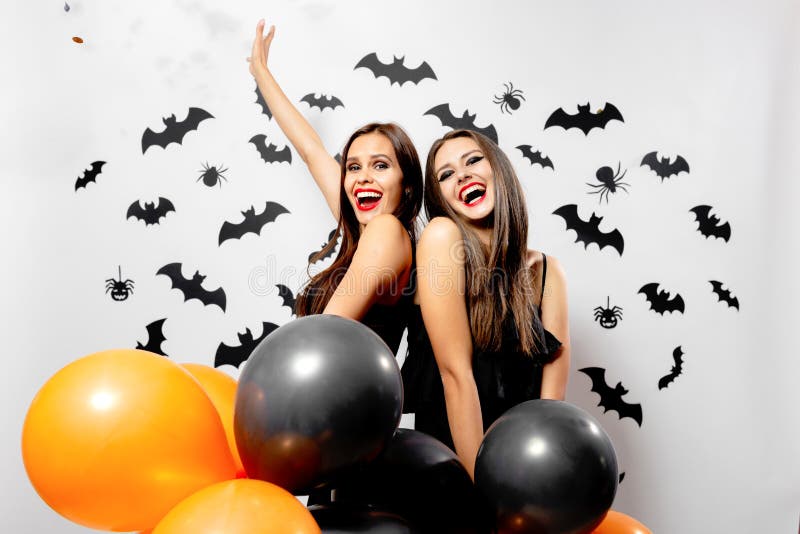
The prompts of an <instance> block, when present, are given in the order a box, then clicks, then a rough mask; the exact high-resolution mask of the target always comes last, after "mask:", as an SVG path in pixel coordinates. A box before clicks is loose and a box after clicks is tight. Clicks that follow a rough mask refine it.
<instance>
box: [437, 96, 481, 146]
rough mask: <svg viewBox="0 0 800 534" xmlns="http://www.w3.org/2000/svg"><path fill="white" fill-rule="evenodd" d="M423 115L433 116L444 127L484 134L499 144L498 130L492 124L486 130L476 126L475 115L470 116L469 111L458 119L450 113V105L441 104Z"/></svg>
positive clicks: (465, 111)
mask: <svg viewBox="0 0 800 534" xmlns="http://www.w3.org/2000/svg"><path fill="white" fill-rule="evenodd" d="M423 115H433V116H434V117H436V118H437V119H439V120H440V121H441V122H442V126H447V127H448V128H452V129H453V130H460V129H464V130H472V131H473V132H478V133H482V134H483V135H485V136H486V137H488V138H489V139H491V140H492V141H494V142H495V143H497V130H495V129H494V125H493V124H490V125H489V126H486V127H484V128H479V127H478V126H476V125H475V115H470V114H469V110H468V109H467V110H464V114H463V115H462V116H460V117H456V116H455V115H453V113H452V112H451V111H450V104H439V105H438V106H434V107H432V108H431V109H429V110H428V111H426V112H425V113H423Z"/></svg>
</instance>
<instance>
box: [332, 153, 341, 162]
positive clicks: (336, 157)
mask: <svg viewBox="0 0 800 534" xmlns="http://www.w3.org/2000/svg"><path fill="white" fill-rule="evenodd" d="M333 159H335V160H336V163H338V164H339V165H341V164H342V153H341V152H337V153H336V155H335V156H333Z"/></svg>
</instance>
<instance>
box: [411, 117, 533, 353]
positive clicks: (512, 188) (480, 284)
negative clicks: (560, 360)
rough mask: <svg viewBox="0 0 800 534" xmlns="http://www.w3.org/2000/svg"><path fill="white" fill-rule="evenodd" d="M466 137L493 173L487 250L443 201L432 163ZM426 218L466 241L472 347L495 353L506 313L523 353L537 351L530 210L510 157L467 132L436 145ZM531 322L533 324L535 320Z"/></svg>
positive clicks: (431, 155)
mask: <svg viewBox="0 0 800 534" xmlns="http://www.w3.org/2000/svg"><path fill="white" fill-rule="evenodd" d="M458 137H469V138H471V139H472V140H474V141H475V142H476V143H477V144H478V147H479V148H480V150H481V152H483V155H484V157H485V158H486V159H487V161H488V162H489V165H490V166H491V168H492V172H493V174H494V197H495V204H494V210H493V212H492V214H491V215H490V217H492V219H491V223H492V238H491V242H490V245H489V247H486V246H485V245H484V244H483V243H482V242H481V241H480V239H479V238H478V236H477V234H476V233H475V232H473V231H472V230H471V229H470V227H469V226H468V225H467V224H466V223H465V222H464V221H463V220H462V219H461V217H460V216H459V215H458V214H457V213H456V212H455V211H454V210H453V209H452V208H451V207H450V205H449V204H448V203H447V202H446V201H445V200H444V198H443V197H442V191H441V188H440V186H439V180H438V179H437V178H436V175H435V172H434V160H435V158H436V153H437V152H438V151H439V149H440V148H441V147H442V145H444V143H446V142H447V141H449V140H450V139H454V138H458ZM425 214H426V215H427V217H428V220H432V219H433V218H434V217H447V218H448V219H452V220H453V222H455V223H456V225H457V226H458V228H459V230H461V235H462V236H463V238H464V254H465V261H464V263H465V269H466V281H465V289H466V296H465V297H466V300H467V310H468V313H469V323H470V330H471V332H472V338H473V341H474V343H475V344H476V345H477V346H478V347H479V348H481V349H483V350H495V351H496V350H499V349H500V347H501V343H502V340H503V328H504V326H506V321H507V320H508V318H509V314H510V316H511V317H513V319H514V325H513V326H515V327H516V332H517V336H518V338H519V345H518V347H515V348H517V349H519V350H521V351H523V352H525V353H533V352H536V351H537V349H536V341H537V340H539V341H541V340H542V339H541V338H542V332H541V331H539V328H533V327H532V325H534V324H535V325H537V326H540V325H541V321H540V320H539V314H538V312H537V309H536V305H535V302H534V295H535V292H534V285H533V274H532V273H531V270H530V268H528V266H527V264H526V257H527V251H528V210H527V207H526V206H525V193H524V191H523V189H522V185H521V184H520V182H519V179H518V178H517V174H516V173H515V172H514V168H513V166H512V165H511V161H509V159H508V156H506V155H505V153H504V152H503V151H502V150H501V149H500V147H498V146H497V145H496V144H495V143H494V142H493V141H492V140H491V139H489V138H488V137H486V136H484V135H482V134H480V133H478V132H473V131H471V130H454V131H452V132H449V133H447V134H446V135H445V136H444V137H442V138H441V139H437V140H436V141H434V143H433V145H432V146H431V149H430V152H428V161H427V163H426V166H425ZM534 321H535V322H534Z"/></svg>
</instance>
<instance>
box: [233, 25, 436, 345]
mask: <svg viewBox="0 0 800 534" xmlns="http://www.w3.org/2000/svg"><path fill="white" fill-rule="evenodd" d="M263 31H264V21H263V20H261V21H259V23H258V25H257V27H256V37H255V40H254V41H253V50H252V55H251V57H250V58H248V61H249V62H250V73H251V74H252V75H253V76H254V77H255V79H256V82H257V84H258V88H259V90H260V91H261V95H262V96H263V97H264V100H265V101H266V103H267V106H268V107H269V109H270V111H271V112H272V116H273V118H274V119H275V121H276V122H277V123H278V126H280V128H281V130H283V132H284V133H285V134H286V137H287V138H288V139H289V141H290V142H291V143H292V145H293V146H294V148H295V150H296V151H297V153H298V154H299V155H300V157H301V158H302V159H303V161H304V162H305V163H306V165H307V166H308V169H309V171H310V172H311V175H312V176H313V177H314V180H315V181H316V183H317V185H318V186H319V188H320V190H321V191H322V194H323V195H324V196H325V200H326V201H327V203H328V206H329V207H330V209H331V212H332V213H333V216H334V217H335V218H336V220H337V221H338V226H337V228H336V232H335V234H334V235H333V237H332V239H331V240H330V241H329V242H328V244H327V245H326V246H325V248H324V249H323V250H322V251H321V252H320V253H319V256H318V257H321V255H324V254H327V253H329V252H330V251H331V250H332V249H333V247H334V246H335V245H336V242H337V240H338V238H339V237H340V236H341V240H342V243H341V247H340V249H339V254H338V256H337V257H336V259H335V261H334V262H333V264H332V265H331V266H330V267H328V268H327V269H325V270H324V271H322V272H321V273H319V274H317V275H316V276H314V277H312V278H311V280H310V282H309V283H308V285H307V286H306V287H305V288H304V289H303V291H302V292H301V293H300V295H299V296H298V299H297V303H296V313H297V315H298V316H303V315H311V314H318V313H329V314H335V315H339V316H342V317H347V318H350V319H354V320H358V321H361V322H362V323H364V324H366V325H367V326H370V327H371V328H372V329H373V330H375V332H376V333H378V334H379V335H380V336H381V337H382V338H383V339H384V341H386V343H387V344H388V345H389V347H390V348H391V349H392V350H393V351H397V348H398V346H399V344H400V338H401V336H402V333H403V330H404V329H405V325H406V321H405V318H406V317H407V313H406V311H407V306H410V302H411V298H410V294H409V292H408V291H405V289H406V288H407V286H408V283H409V281H410V279H411V275H412V264H413V261H412V260H413V252H412V250H413V243H414V241H415V238H416V231H415V224H416V218H417V214H418V213H419V209H420V207H421V204H422V170H421V167H420V163H419V158H418V156H417V152H416V150H415V148H414V145H413V143H412V142H411V140H410V138H409V137H408V135H407V134H406V133H405V132H404V131H403V129H402V128H400V127H399V126H397V125H396V124H391V123H371V124H367V125H366V126H363V127H362V128H359V129H358V130H356V131H355V132H354V133H353V134H352V135H351V136H350V138H349V139H348V141H347V143H346V144H345V146H344V149H343V150H342V156H341V164H339V163H337V161H336V160H335V159H334V158H333V157H332V156H331V155H330V153H329V152H328V151H327V150H326V149H325V147H324V145H323V143H322V140H321V139H320V138H319V136H318V135H317V133H316V132H315V131H314V129H313V128H312V127H311V125H310V124H309V123H308V121H307V120H306V119H305V118H304V117H303V116H302V115H301V114H300V112H299V111H298V110H297V108H295V107H294V105H293V104H292V103H291V102H290V101H289V99H288V98H287V97H286V95H285V94H284V93H283V91H282V90H281V88H280V86H279V85H278V83H277V82H276V81H275V78H274V77H273V76H272V73H271V72H270V70H269V68H268V66H267V60H268V56H269V49H270V45H271V43H272V40H273V38H274V36H275V27H274V26H273V27H271V28H270V30H269V32H268V33H267V35H266V36H264V34H263Z"/></svg>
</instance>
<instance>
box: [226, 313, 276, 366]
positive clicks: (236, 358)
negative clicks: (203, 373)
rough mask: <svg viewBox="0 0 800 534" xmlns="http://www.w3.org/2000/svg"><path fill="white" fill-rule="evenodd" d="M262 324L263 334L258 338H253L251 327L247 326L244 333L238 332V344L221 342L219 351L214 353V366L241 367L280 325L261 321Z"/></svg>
mask: <svg viewBox="0 0 800 534" xmlns="http://www.w3.org/2000/svg"><path fill="white" fill-rule="evenodd" d="M261 326H262V330H261V335H260V336H259V337H258V338H256V339H254V338H253V334H252V332H250V329H249V328H246V329H245V332H244V334H239V333H238V332H237V334H236V335H237V336H238V337H239V345H238V346H230V345H226V344H225V343H220V344H219V347H217V353H216V355H214V367H220V366H222V365H233V366H234V367H239V366H240V365H242V363H243V362H245V361H246V360H247V358H249V357H250V355H251V354H252V353H253V349H255V348H256V346H257V345H258V344H259V343H261V341H262V340H263V339H264V338H265V337H267V336H268V335H269V334H270V333H272V331H273V330H275V329H276V328H278V325H276V324H275V323H261Z"/></svg>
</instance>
